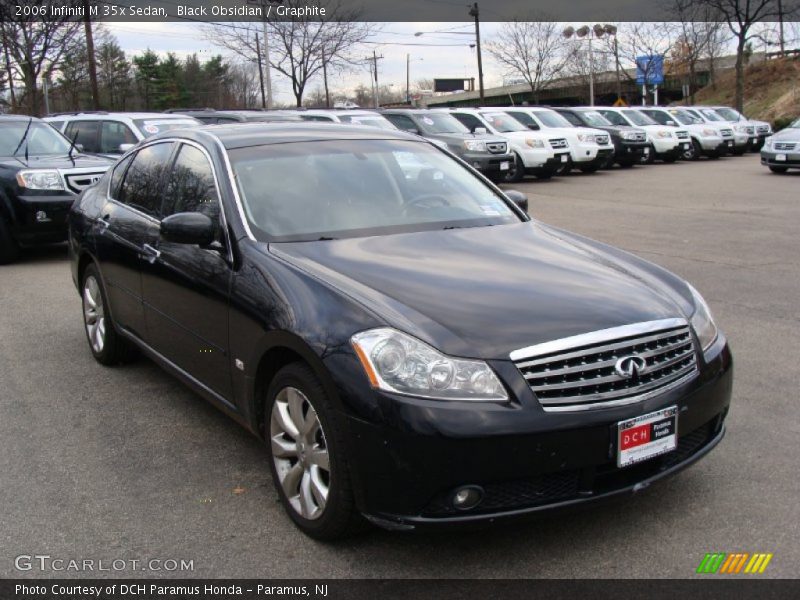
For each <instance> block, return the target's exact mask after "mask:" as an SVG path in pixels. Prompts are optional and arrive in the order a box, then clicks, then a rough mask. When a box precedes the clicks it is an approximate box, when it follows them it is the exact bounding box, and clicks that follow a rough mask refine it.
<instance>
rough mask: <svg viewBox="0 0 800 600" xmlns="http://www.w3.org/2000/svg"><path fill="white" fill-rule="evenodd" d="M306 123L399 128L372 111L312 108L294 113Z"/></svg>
mask: <svg viewBox="0 0 800 600" xmlns="http://www.w3.org/2000/svg"><path fill="white" fill-rule="evenodd" d="M292 112H294V114H296V115H298V116H299V117H300V118H301V119H303V120H304V121H322V122H325V123H350V124H351V125H364V126H365V127H378V128H379V129H391V130H393V131H394V130H396V129H397V127H395V126H394V124H393V123H392V122H391V121H390V120H389V119H387V118H386V117H384V116H383V115H382V114H380V113H378V112H375V111H371V110H337V109H333V110H331V109H327V108H318V109H317V108H312V109H303V110H296V111H292Z"/></svg>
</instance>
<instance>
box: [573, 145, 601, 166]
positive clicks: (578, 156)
mask: <svg viewBox="0 0 800 600" xmlns="http://www.w3.org/2000/svg"><path fill="white" fill-rule="evenodd" d="M599 151H600V146H598V145H597V144H585V143H580V142H579V143H577V144H575V143H573V142H570V149H569V154H570V158H571V159H572V162H573V163H576V164H580V165H583V163H587V164H592V163H593V162H594V161H595V160H596V159H597V153H598V152H599Z"/></svg>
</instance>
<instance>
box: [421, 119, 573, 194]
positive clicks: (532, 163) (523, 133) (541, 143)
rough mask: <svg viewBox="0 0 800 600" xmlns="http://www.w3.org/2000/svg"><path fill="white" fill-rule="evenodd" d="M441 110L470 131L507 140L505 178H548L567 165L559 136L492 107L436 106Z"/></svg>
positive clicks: (566, 146)
mask: <svg viewBox="0 0 800 600" xmlns="http://www.w3.org/2000/svg"><path fill="white" fill-rule="evenodd" d="M434 110H437V111H445V112H447V113H449V114H451V115H453V116H454V117H455V118H456V119H458V120H459V121H461V123H462V124H463V125H464V126H465V127H466V128H467V129H468V130H470V131H471V132H473V133H490V134H492V135H495V136H500V137H502V138H504V139H505V140H506V141H508V145H509V148H510V149H511V151H512V152H513V154H514V164H513V165H512V166H511V169H509V170H508V171H507V172H506V173H507V174H506V177H505V181H508V182H515V181H520V180H521V179H522V178H523V177H524V176H525V175H534V176H535V177H536V178H537V179H550V178H551V177H552V176H553V175H554V174H556V173H557V172H558V171H560V170H562V169H564V168H565V167H567V166H569V142H567V139H566V138H565V137H563V136H560V135H547V134H546V133H544V132H540V131H531V130H530V129H528V128H527V127H526V126H525V125H523V124H522V123H520V122H519V121H517V120H516V119H515V118H513V117H511V116H510V115H507V114H506V113H504V112H503V111H502V110H501V109H496V108H486V109H481V108H449V109H448V108H438V109H434Z"/></svg>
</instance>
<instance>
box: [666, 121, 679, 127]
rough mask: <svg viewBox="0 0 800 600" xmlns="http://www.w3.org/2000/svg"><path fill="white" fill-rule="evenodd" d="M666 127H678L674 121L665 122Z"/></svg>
mask: <svg viewBox="0 0 800 600" xmlns="http://www.w3.org/2000/svg"><path fill="white" fill-rule="evenodd" d="M667 125H669V126H670V127H677V126H678V124H677V123H676V122H675V121H667Z"/></svg>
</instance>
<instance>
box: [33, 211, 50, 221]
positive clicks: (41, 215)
mask: <svg viewBox="0 0 800 600" xmlns="http://www.w3.org/2000/svg"><path fill="white" fill-rule="evenodd" d="M49 220H50V219H48V218H47V213H46V212H44V211H43V210H37V211H36V221H37V222H39V223H45V222H47V221H49Z"/></svg>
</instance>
